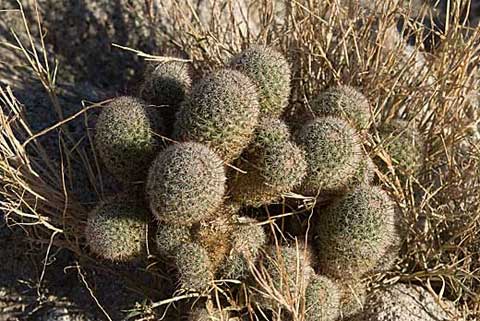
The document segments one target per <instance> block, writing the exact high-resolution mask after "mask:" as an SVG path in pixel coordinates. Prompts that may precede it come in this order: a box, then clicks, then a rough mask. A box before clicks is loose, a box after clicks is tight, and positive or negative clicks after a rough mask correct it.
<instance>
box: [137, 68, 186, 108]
mask: <svg viewBox="0 0 480 321" xmlns="http://www.w3.org/2000/svg"><path fill="white" fill-rule="evenodd" d="M191 83H192V80H191V79H190V76H189V74H188V68H187V64H186V63H184V62H179V61H170V62H161V63H159V64H157V65H156V66H154V67H153V68H151V70H150V71H149V72H148V73H147V76H146V77H145V80H144V82H143V84H142V87H141V88H140V96H141V97H142V98H143V99H145V100H146V101H148V102H150V103H152V104H155V105H157V106H162V105H169V106H179V105H180V104H181V103H182V102H183V101H184V100H185V99H186V97H187V95H188V92H189V91H190V87H191Z"/></svg>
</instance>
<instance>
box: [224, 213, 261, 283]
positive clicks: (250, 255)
mask: <svg viewBox="0 0 480 321" xmlns="http://www.w3.org/2000/svg"><path fill="white" fill-rule="evenodd" d="M256 223H257V221H256V220H254V219H252V218H247V217H241V218H238V219H237V222H235V223H234V224H233V226H232V233H231V235H230V242H231V251H230V253H229V255H228V256H227V258H226V259H225V261H224V263H223V264H222V266H221V267H220V269H219V271H220V276H221V278H225V279H235V280H242V279H244V278H245V277H246V276H247V275H248V272H249V263H255V261H256V259H257V257H258V255H259V252H260V249H261V247H262V246H263V245H264V244H265V243H266V240H267V236H266V235H265V231H264V230H263V228H262V227H261V226H259V225H258V224H256Z"/></svg>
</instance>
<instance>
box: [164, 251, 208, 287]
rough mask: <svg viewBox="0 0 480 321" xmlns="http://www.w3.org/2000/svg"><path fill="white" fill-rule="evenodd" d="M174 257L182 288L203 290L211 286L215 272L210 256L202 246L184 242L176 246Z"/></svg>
mask: <svg viewBox="0 0 480 321" xmlns="http://www.w3.org/2000/svg"><path fill="white" fill-rule="evenodd" d="M173 259H174V263H175V265H176V267H177V269H178V281H179V287H180V288H181V289H184V290H194V291H200V292H203V291H205V290H206V289H208V287H210V285H211V284H212V282H213V276H214V272H213V267H212V262H211V261H210V257H209V255H208V253H207V251H206V250H205V249H204V248H203V247H202V246H200V245H199V244H196V243H184V244H182V245H180V246H179V247H177V248H176V250H175V255H174V258H173Z"/></svg>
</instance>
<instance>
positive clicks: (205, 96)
mask: <svg viewBox="0 0 480 321" xmlns="http://www.w3.org/2000/svg"><path fill="white" fill-rule="evenodd" d="M290 77H291V75H290V69H289V65H288V63H287V60H286V59H285V58H284V57H283V56H282V55H281V54H280V53H279V52H277V51H275V50H274V49H272V48H270V47H262V46H253V47H251V48H248V49H246V50H244V51H243V52H241V53H239V54H238V55H236V56H235V57H233V58H232V59H231V61H230V62H229V63H228V67H221V68H220V69H218V70H216V71H212V72H208V73H207V74H205V75H203V76H202V77H201V78H200V79H198V80H196V81H195V82H192V81H191V80H190V78H189V75H188V72H187V67H186V65H184V64H183V63H179V62H171V63H164V64H160V65H159V66H157V67H156V68H155V69H153V71H152V72H151V73H150V74H149V76H147V78H146V79H145V83H144V85H143V86H142V87H141V93H140V95H141V97H142V98H143V99H145V100H146V102H143V101H142V100H139V99H137V98H132V97H120V98H116V99H114V100H113V101H112V102H110V103H109V105H108V106H107V107H105V108H104V109H103V111H102V114H101V115H100V117H99V120H98V122H97V126H96V140H95V142H96V147H97V148H96V149H97V151H98V153H99V155H100V159H101V160H102V161H103V163H104V165H105V167H107V169H108V170H109V171H110V172H111V173H112V174H114V175H115V176H116V177H118V178H119V179H120V181H121V183H122V187H132V185H133V186H135V188H137V189H138V188H140V189H141V191H142V193H141V194H142V195H141V196H140V199H141V201H140V202H138V203H139V204H142V205H141V206H132V205H129V204H124V203H123V202H121V201H119V202H117V203H115V202H110V203H107V204H101V205H100V206H99V207H97V208H96V209H94V210H93V211H92V213H91V215H90V217H89V218H88V221H87V228H86V241H87V243H88V245H89V247H90V250H91V251H92V252H93V253H95V254H96V255H98V256H100V257H103V258H106V259H110V260H115V261H128V260H132V259H135V258H140V257H142V255H143V247H144V246H145V245H146V242H147V241H148V240H147V236H146V231H147V230H149V231H152V230H153V231H156V233H153V234H154V235H155V236H154V238H155V240H154V242H153V243H149V244H155V246H154V248H153V249H152V248H151V247H149V249H150V251H149V253H153V256H151V257H158V258H159V259H160V260H162V262H165V263H166V264H167V266H169V267H173V269H174V270H175V271H176V278H175V280H176V282H175V284H176V285H177V286H178V289H180V290H187V291H191V290H193V291H195V292H202V293H208V291H209V290H212V289H215V288H217V286H218V284H219V282H218V280H222V281H223V282H226V284H228V285H229V286H232V285H231V283H228V281H231V280H241V281H243V282H246V283H245V284H247V285H248V287H247V288H248V289H256V290H257V291H255V290H253V293H255V294H254V295H252V296H251V297H250V299H251V301H252V303H253V304H254V307H257V308H262V309H266V310H269V311H271V312H272V311H276V310H277V308H278V307H279V306H283V307H285V305H286V304H288V302H290V301H292V302H293V303H292V304H294V305H295V306H302V307H303V310H304V311H303V312H304V313H305V320H306V321H313V320H325V321H333V320H335V319H336V318H337V317H338V316H339V315H341V316H347V315H352V314H353V313H355V311H356V310H357V309H358V306H361V303H362V300H363V298H364V295H365V293H366V292H365V291H363V289H365V287H364V286H362V285H361V282H360V279H361V277H363V276H364V275H366V274H368V273H371V272H372V271H373V270H374V269H375V268H377V267H378V266H379V264H380V262H381V261H382V259H383V258H384V257H385V254H387V252H388V251H390V249H391V248H393V247H394V246H396V245H397V240H398V237H397V234H396V233H397V232H396V230H395V229H394V225H395V224H394V223H395V219H394V216H395V211H394V209H393V208H394V205H393V202H392V200H390V198H389V197H388V195H387V194H386V192H384V191H383V190H382V189H381V188H380V187H378V186H372V185H371V184H372V181H373V178H374V174H375V172H376V169H375V165H374V164H373V162H372V160H371V159H370V157H369V155H368V154H367V153H366V150H367V149H368V148H369V147H370V146H371V145H370V144H365V146H364V145H363V144H364V143H366V139H367V137H368V133H367V131H368V126H369V125H370V123H371V119H370V106H369V104H368V100H367V99H366V98H365V97H364V96H363V95H362V94H360V93H359V92H357V91H356V90H354V89H353V88H352V87H348V86H339V87H332V88H331V89H329V90H327V91H326V92H323V93H321V94H320V95H319V96H318V97H317V98H316V99H314V100H313V101H312V102H311V104H310V105H311V107H312V111H313V117H312V115H311V114H310V116H309V118H308V121H306V122H305V123H304V124H302V126H299V127H298V128H295V127H294V126H293V124H292V122H293V120H292V119H291V118H289V116H288V115H284V114H287V113H283V112H284V110H285V108H286V106H287V104H288V100H289V96H290ZM191 83H193V86H190V84H191ZM190 87H191V88H190ZM159 106H170V107H172V108H174V110H175V111H176V113H171V114H170V115H166V114H165V113H162V112H159V109H158V107H159ZM169 129H171V132H170V130H169ZM157 134H160V135H163V136H164V138H166V139H163V140H162V141H160V140H159V139H158V137H159V136H160V135H157ZM292 196H293V197H292ZM304 196H306V197H308V199H314V200H315V201H318V202H317V203H316V205H315V207H314V208H313V209H312V208H310V209H309V210H310V214H311V215H310V216H309V218H311V219H312V221H311V223H310V222H309V224H308V225H309V226H310V227H309V229H308V231H307V230H306V229H305V230H302V231H301V232H302V233H303V232H305V234H304V235H305V237H306V239H305V243H302V244H301V245H300V246H293V245H290V246H288V245H280V246H278V244H284V243H283V242H284V241H285V242H286V243H289V242H290V241H291V240H290V239H289V236H285V235H283V234H282V240H281V241H279V240H278V238H277V236H278V235H277V234H276V233H277V230H278V231H280V232H283V231H281V228H280V229H279V228H278V225H276V224H272V223H273V222H276V218H272V215H271V214H272V213H271V212H270V211H275V210H276V209H278V208H279V207H280V206H281V207H282V210H283V213H285V211H286V208H287V207H290V208H293V209H292V213H293V212H295V211H305V206H304V205H305V204H302V205H301V206H299V205H298V199H302V198H303V197H304ZM135 197H136V195H130V198H132V199H134V198H135ZM292 199H293V200H292ZM142 202H144V203H145V204H143V203H142ZM296 202H297V203H296ZM279 203H281V204H280V205H279ZM135 204H136V203H135ZM283 213H282V214H283ZM275 214H278V213H275ZM149 215H150V217H149ZM263 219H268V220H265V221H264V222H261V220H263ZM149 225H150V226H149ZM148 226H149V227H150V229H147V227H148ZM263 226H269V227H270V226H272V228H271V229H270V230H268V229H266V228H264V227H263ZM303 227H304V226H303V225H302V224H301V226H300V229H303ZM267 231H271V233H268V232H267ZM150 235H151V233H150ZM273 241H275V242H273ZM269 243H270V244H269ZM272 243H275V244H276V245H277V246H273V245H272ZM305 244H309V247H307V246H306V245H305ZM215 280H217V282H214V281H215ZM235 284H236V283H235ZM352 289H355V291H351V290H352ZM285 294H287V296H286V299H285V300H283V299H280V300H278V296H279V295H280V296H282V295H285ZM357 294H359V295H357ZM299 302H300V303H301V304H300V305H298V303H299ZM357 303H360V304H357ZM286 311H290V312H292V310H291V309H286ZM204 312H205V311H203V312H202V313H200V314H198V313H197V314H192V315H191V318H193V319H202V320H203V319H206V318H208V317H209V316H208V315H207V314H205V313H204Z"/></svg>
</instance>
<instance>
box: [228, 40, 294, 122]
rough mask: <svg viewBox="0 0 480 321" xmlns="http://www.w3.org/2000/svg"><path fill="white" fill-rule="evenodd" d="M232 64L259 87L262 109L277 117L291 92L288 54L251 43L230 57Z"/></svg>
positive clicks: (263, 111)
mask: <svg viewBox="0 0 480 321" xmlns="http://www.w3.org/2000/svg"><path fill="white" fill-rule="evenodd" d="M230 66H231V67H232V68H234V69H237V70H240V71H241V72H243V73H245V75H247V76H248V77H250V78H251V79H252V81H253V82H254V83H255V85H256V86H257V87H258V89H259V98H260V111H261V113H262V115H265V116H267V117H278V116H280V115H281V114H282V112H283V111H284V109H285V107H286V106H287V104H288V98H289V96H290V77H291V76H290V66H289V64H288V62H287V60H286V59H285V57H284V56H283V55H282V54H281V53H279V52H278V51H276V50H274V49H272V48H270V47H262V46H258V45H255V46H252V47H250V48H248V49H246V50H244V51H242V52H241V53H240V54H238V55H237V56H235V57H233V58H232V60H231V61H230Z"/></svg>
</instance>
